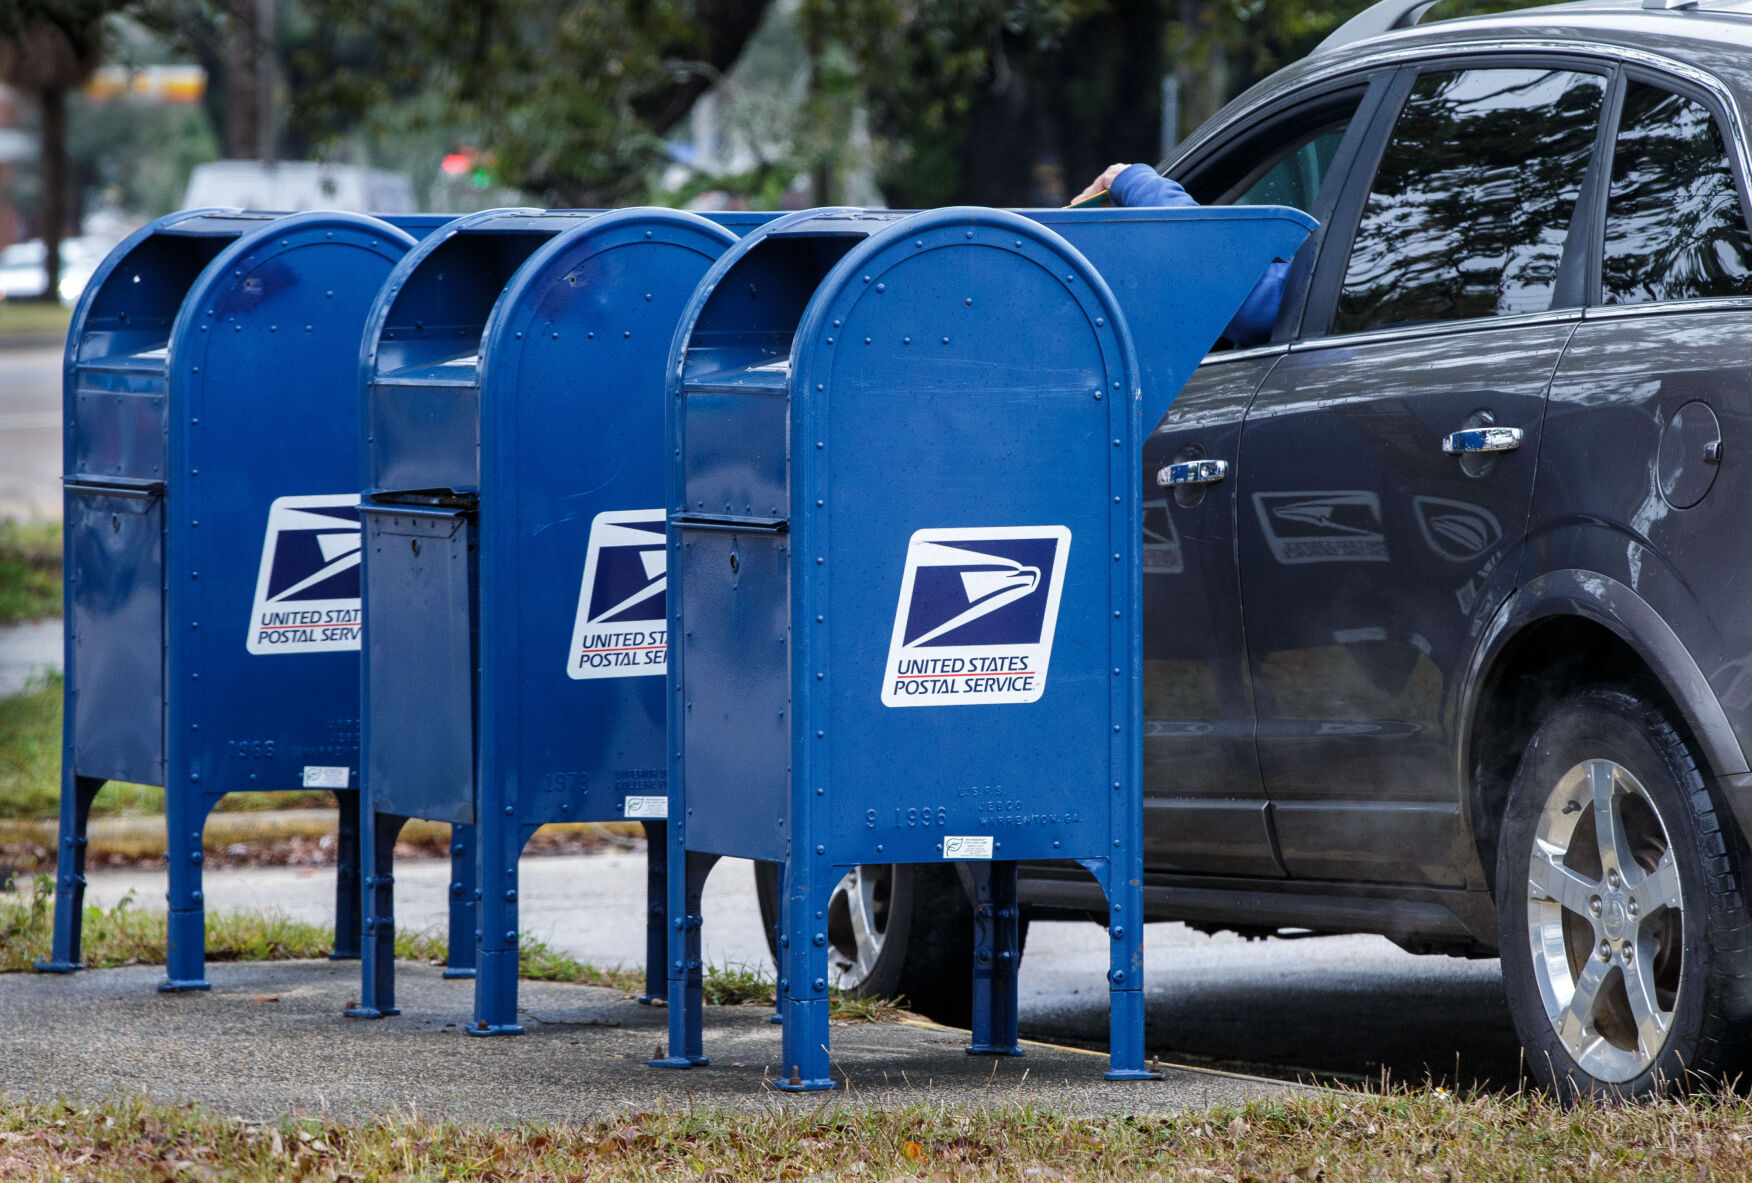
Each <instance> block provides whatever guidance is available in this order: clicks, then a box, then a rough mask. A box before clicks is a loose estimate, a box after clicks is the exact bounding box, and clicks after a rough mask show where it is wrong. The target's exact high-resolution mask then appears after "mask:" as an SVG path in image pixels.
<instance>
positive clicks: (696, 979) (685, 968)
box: [650, 826, 718, 1068]
mask: <svg viewBox="0 0 1752 1183" xmlns="http://www.w3.org/2000/svg"><path fill="white" fill-rule="evenodd" d="M680 833H681V827H680V826H672V827H670V831H669V834H670V837H669V915H670V921H669V949H668V960H669V1054H668V1055H667V1056H659V1057H658V1058H656V1059H654V1060H652V1061H650V1063H651V1066H652V1067H653V1068H695V1067H703V1066H704V1065H705V1064H707V1063H708V1062H709V1061H708V1060H707V1059H706V1055H705V1047H704V1038H703V1035H702V1033H701V1028H702V1026H703V1024H704V1021H705V998H704V990H705V968H704V966H703V965H702V964H701V962H700V896H701V894H702V893H703V892H704V891H705V887H706V876H707V875H709V874H711V873H712V868H713V867H714V866H715V865H716V864H717V862H718V856H717V855H715V854H695V853H693V852H691V851H683V850H682V849H681V840H680V836H679V835H680Z"/></svg>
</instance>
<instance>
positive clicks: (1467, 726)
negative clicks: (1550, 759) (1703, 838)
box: [1454, 568, 1752, 883]
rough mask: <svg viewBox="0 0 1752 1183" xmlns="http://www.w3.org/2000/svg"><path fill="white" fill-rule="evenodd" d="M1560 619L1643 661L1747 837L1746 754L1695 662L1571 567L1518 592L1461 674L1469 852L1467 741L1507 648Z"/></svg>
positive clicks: (1660, 621) (1749, 791)
mask: <svg viewBox="0 0 1752 1183" xmlns="http://www.w3.org/2000/svg"><path fill="white" fill-rule="evenodd" d="M1558 616H1579V617H1582V618H1584V619H1586V620H1590V621H1593V622H1594V623H1596V624H1599V625H1601V626H1602V627H1604V628H1607V629H1609V630H1611V631H1612V632H1613V633H1614V634H1616V635H1617V636H1618V637H1619V638H1620V639H1621V640H1622V641H1624V643H1625V644H1626V645H1628V646H1629V647H1630V648H1631V650H1632V651H1634V652H1635V653H1636V654H1637V656H1638V657H1640V658H1641V659H1642V661H1643V663H1644V664H1645V665H1646V666H1647V667H1648V668H1649V670H1650V671H1651V672H1652V673H1653V675H1654V676H1655V678H1656V679H1657V680H1658V681H1659V682H1660V684H1661V687H1662V689H1664V690H1665V691H1666V693H1667V695H1668V697H1669V698H1670V699H1671V700H1672V701H1673V703H1674V705H1675V706H1676V707H1677V708H1678V710H1679V713H1680V715H1681V717H1682V718H1683V720H1684V722H1685V725H1686V726H1687V727H1688V728H1689V729H1690V732H1691V734H1692V736H1693V737H1695V739H1696V741H1697V743H1698V745H1699V747H1700V748H1701V749H1702V751H1701V753H1700V754H1701V755H1702V757H1703V759H1704V762H1705V765H1706V767H1705V769H1704V771H1705V772H1706V773H1707V774H1708V775H1710V776H1712V777H1713V778H1714V780H1715V781H1716V782H1717V784H1718V785H1719V786H1720V787H1721V790H1722V793H1723V796H1724V797H1726V798H1727V803H1728V805H1729V806H1730V807H1731V808H1732V809H1733V811H1734V814H1735V820H1736V821H1737V822H1738V823H1739V825H1740V827H1741V829H1742V831H1743V832H1746V833H1747V835H1748V837H1749V838H1752V830H1748V828H1747V827H1748V822H1752V776H1748V775H1747V772H1748V765H1747V760H1746V753H1745V751H1744V749H1743V748H1742V747H1741V746H1740V741H1739V739H1738V738H1737V737H1736V736H1735V734H1734V728H1733V725H1732V724H1731V723H1730V722H1729V720H1728V715H1727V712H1726V711H1725V710H1724V709H1723V708H1722V704H1721V702H1720V701H1719V700H1718V699H1717V697H1716V694H1715V691H1714V690H1713V689H1712V688H1711V686H1710V684H1709V679H1708V678H1707V677H1705V675H1704V673H1703V670H1702V669H1701V668H1700V667H1699V666H1698V664H1697V661H1696V660H1695V659H1694V658H1693V657H1692V655H1691V653H1690V651H1689V650H1688V649H1687V648H1686V647H1685V644H1684V642H1683V641H1681V640H1680V638H1679V635H1678V634H1677V633H1676V632H1674V631H1673V628H1672V626H1671V625H1669V624H1668V623H1667V620H1666V618H1665V617H1663V616H1662V615H1661V613H1659V612H1657V611H1656V610H1655V609H1654V607H1653V606H1652V605H1650V604H1649V602H1648V601H1647V600H1645V599H1644V598H1643V597H1642V596H1641V595H1639V594H1638V593H1637V592H1636V591H1635V590H1634V589H1632V588H1631V587H1630V586H1628V585H1627V584H1625V583H1622V582H1620V581H1619V580H1617V579H1614V578H1612V577H1611V576H1609V575H1603V574H1601V573H1600V572H1597V571H1588V570H1581V569H1575V568H1568V569H1562V570H1556V571H1548V572H1546V573H1544V574H1542V575H1539V576H1537V577H1535V578H1533V579H1531V580H1529V581H1527V582H1526V583H1524V584H1522V585H1521V586H1520V587H1519V588H1517V589H1516V590H1515V591H1514V593H1513V594H1511V595H1510V596H1509V598H1508V599H1507V600H1506V601H1505V602H1504V603H1503V605H1502V606H1501V607H1500V608H1499V609H1498V610H1497V612H1496V614H1495V616H1494V617H1493V618H1492V619H1491V622H1490V624H1489V625H1488V626H1487V627H1486V628H1485V630H1484V632H1483V633H1482V635H1481V636H1480V638H1479V642H1478V645H1477V646H1476V647H1475V649H1474V651H1473V657H1472V660H1471V662H1470V663H1469V665H1468V667H1467V669H1466V671H1465V675H1464V680H1463V682H1462V685H1461V693H1460V696H1459V700H1460V703H1461V704H1462V705H1461V715H1460V719H1459V722H1458V729H1457V733H1456V735H1457V742H1456V744H1455V760H1456V764H1455V769H1454V771H1455V778H1456V783H1457V784H1458V785H1459V787H1460V815H1461V818H1462V819H1463V824H1464V825H1465V826H1466V828H1467V830H1468V835H1467V836H1468V837H1469V838H1471V839H1472V840H1473V849H1474V850H1476V849H1477V845H1476V833H1475V831H1476V826H1475V825H1474V819H1475V813H1474V809H1475V807H1476V804H1477V802H1476V801H1475V800H1474V791H1475V786H1474V785H1473V783H1472V776H1471V772H1470V770H1471V768H1472V740H1471V736H1472V725H1473V721H1474V719H1475V718H1476V716H1477V712H1478V709H1479V698H1480V694H1481V692H1482V689H1483V687H1484V685H1485V683H1486V680H1487V678H1488V675H1489V674H1490V672H1491V671H1492V670H1493V669H1494V668H1495V666H1496V663H1497V661H1498V659H1499V658H1500V657H1501V656H1502V654H1503V652H1504V651H1505V650H1506V649H1507V648H1508V646H1509V643H1510V642H1511V641H1513V640H1514V639H1515V638H1516V637H1518V636H1519V635H1520V634H1521V633H1522V632H1523V631H1524V630H1525V629H1527V628H1528V627H1529V626H1531V625H1533V624H1536V623H1538V622H1539V621H1542V620H1549V619H1551V618H1553V617H1558ZM1476 871H1477V873H1481V874H1483V877H1484V879H1483V881H1484V882H1485V883H1489V882H1491V880H1492V878H1493V876H1492V875H1491V874H1490V873H1489V872H1488V871H1487V870H1486V869H1485V868H1484V867H1482V865H1480V866H1478V867H1477V868H1476Z"/></svg>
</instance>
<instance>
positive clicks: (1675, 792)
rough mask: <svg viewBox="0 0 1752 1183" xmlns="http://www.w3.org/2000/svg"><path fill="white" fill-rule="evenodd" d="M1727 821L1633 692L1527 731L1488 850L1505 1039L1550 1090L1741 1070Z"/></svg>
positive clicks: (1677, 743)
mask: <svg viewBox="0 0 1752 1183" xmlns="http://www.w3.org/2000/svg"><path fill="white" fill-rule="evenodd" d="M1729 822H1730V819H1729V817H1728V815H1727V813H1726V811H1725V810H1721V809H1719V808H1718V806H1717V805H1716V803H1715V801H1714V799H1713V798H1712V797H1711V795H1710V792H1709V789H1708V786H1707V785H1706V784H1705V783H1704V778H1703V775H1702V773H1701V772H1700V771H1699V762H1698V760H1697V757H1696V756H1695V755H1694V753H1693V752H1692V751H1691V749H1690V748H1689V746H1688V745H1687V744H1686V742H1685V740H1684V739H1683V737H1682V736H1681V735H1680V734H1679V732H1678V730H1677V729H1676V728H1675V727H1674V726H1673V725H1672V723H1671V722H1670V721H1669V720H1668V719H1667V717H1666V715H1665V714H1664V713H1663V712H1662V711H1661V710H1660V709H1659V708H1657V707H1655V706H1653V705H1652V704H1651V703H1649V702H1648V701H1646V700H1644V699H1643V698H1641V697H1639V696H1637V695H1635V694H1633V693H1630V692H1627V691H1625V690H1620V689H1593V690H1588V691H1584V692H1582V693H1578V694H1576V695H1574V696H1573V697H1571V698H1569V699H1567V700H1565V701H1564V702H1562V703H1561V704H1560V705H1559V706H1558V707H1557V708H1556V709H1555V710H1553V711H1552V712H1551V714H1550V715H1549V716H1547V718H1546V719H1545V721H1544V722H1543V723H1542V724H1541V725H1540V727H1539V729H1538V731H1537V732H1536V733H1535V734H1534V736H1533V739H1532V742H1531V743H1530V744H1529V745H1528V747H1527V751H1526V754H1525V755H1524V756H1523V757H1522V760H1521V765H1520V768H1519V769H1518V770H1517V772H1516V774H1515V779H1514V783H1513V785H1512V786H1511V788H1510V792H1509V804H1508V810H1507V813H1506V815H1505V817H1504V820H1503V828H1502V837H1501V842H1500V844H1499V846H1498V851H1497V892H1496V907H1497V927H1498V933H1499V937H1500V941H1501V952H1502V966H1503V986H1504V989H1505V992H1506V994H1507V996H1508V1003H1509V1010H1510V1012H1511V1014H1512V1015H1513V1017H1514V1021H1515V1029H1516V1031H1517V1032H1518V1033H1519V1035H1520V1037H1521V1042H1522V1046H1523V1047H1525V1048H1526V1052H1527V1061H1528V1063H1529V1065H1530V1066H1531V1068H1532V1070H1533V1072H1534V1074H1535V1075H1536V1076H1537V1077H1538V1078H1539V1079H1540V1080H1542V1081H1543V1082H1544V1083H1545V1084H1546V1085H1547V1086H1548V1087H1550V1088H1552V1089H1553V1090H1554V1091H1556V1092H1557V1093H1558V1094H1559V1095H1561V1096H1563V1097H1564V1098H1566V1099H1568V1098H1572V1097H1575V1096H1577V1095H1583V1094H1587V1095H1608V1096H1646V1095H1651V1094H1657V1093H1660V1092H1663V1091H1665V1090H1666V1089H1667V1088H1669V1087H1672V1086H1678V1087H1685V1086H1686V1085H1687V1084H1691V1083H1695V1080H1690V1081H1688V1080H1687V1077H1688V1076H1691V1075H1692V1074H1696V1075H1697V1076H1701V1077H1703V1078H1706V1079H1709V1080H1722V1079H1729V1078H1732V1077H1733V1076H1734V1075H1736V1074H1737V1073H1738V1072H1739V1071H1740V1069H1741V1067H1742V1065H1743V1064H1744V1062H1745V1052H1746V1047H1745V1044H1746V1037H1745V1035H1744V1033H1743V1028H1744V1027H1745V1024H1744V1022H1743V1021H1742V1020H1743V1018H1744V1017H1745V1016H1747V1015H1748V1013H1752V1006H1749V1005H1748V1003H1749V999H1748V990H1747V983H1748V981H1749V980H1752V978H1749V972H1752V957H1749V955H1748V947H1749V945H1752V924H1749V922H1748V917H1747V911H1746V901H1745V896H1744V892H1743V890H1742V887H1741V881H1740V873H1739V857H1738V854H1739V850H1740V846H1739V843H1738V841H1737V839H1736V838H1735V836H1734V835H1732V834H1730V833H1728V832H1726V831H1725V830H1724V825H1726V824H1729Z"/></svg>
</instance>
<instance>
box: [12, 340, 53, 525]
mask: <svg viewBox="0 0 1752 1183" xmlns="http://www.w3.org/2000/svg"><path fill="white" fill-rule="evenodd" d="M60 516H61V350H60V349H59V348H30V349H16V348H0V518H20V519H30V518H59V517H60Z"/></svg>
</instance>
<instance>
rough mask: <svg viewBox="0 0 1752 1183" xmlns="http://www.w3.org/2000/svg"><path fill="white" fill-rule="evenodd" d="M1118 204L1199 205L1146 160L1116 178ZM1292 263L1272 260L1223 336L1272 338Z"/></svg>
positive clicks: (1243, 340)
mask: <svg viewBox="0 0 1752 1183" xmlns="http://www.w3.org/2000/svg"><path fill="white" fill-rule="evenodd" d="M1108 192H1109V193H1110V194H1111V195H1112V197H1113V203H1114V204H1115V205H1123V206H1131V207H1133V208H1138V207H1143V206H1154V207H1156V208H1158V209H1191V208H1195V207H1197V205H1198V202H1196V201H1194V200H1193V199H1192V195H1191V194H1189V193H1188V192H1187V191H1186V190H1185V189H1182V188H1181V187H1180V184H1179V182H1177V181H1171V180H1169V179H1168V178H1167V177H1164V176H1161V175H1159V174H1158V173H1157V172H1156V170H1155V169H1153V168H1151V167H1150V166H1149V165H1147V164H1134V165H1131V166H1130V167H1129V168H1127V169H1126V170H1125V171H1124V172H1122V173H1120V174H1119V176H1117V177H1115V178H1114V179H1113V185H1112V187H1111V188H1110V189H1109V190H1108ZM1289 273H1290V265H1289V264H1288V263H1286V262H1277V263H1273V264H1272V265H1271V266H1269V267H1267V268H1266V269H1265V275H1264V276H1262V277H1261V278H1260V281H1259V282H1258V283H1257V284H1255V285H1254V286H1253V290H1252V291H1251V292H1248V293H1247V299H1245V300H1243V301H1242V302H1241V307H1240V309H1239V310H1238V311H1237V312H1236V313H1235V316H1234V319H1232V320H1231V321H1230V322H1229V326H1228V327H1227V328H1226V329H1224V330H1223V336H1225V337H1227V338H1228V339H1229V340H1231V341H1233V342H1234V343H1235V345H1236V346H1237V347H1238V348H1241V349H1247V348H1249V347H1251V346H1254V345H1264V344H1265V343H1266V342H1268V341H1270V340H1271V330H1272V326H1273V325H1274V324H1275V323H1276V322H1277V314H1278V307H1279V306H1280V305H1281V304H1282V303H1283V300H1284V281H1285V280H1286V279H1287V278H1288V277H1289Z"/></svg>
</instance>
